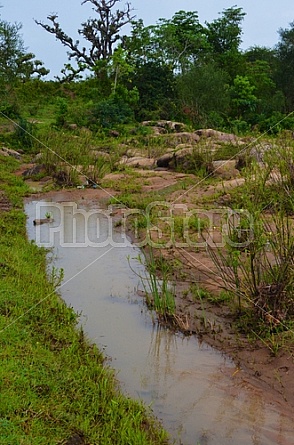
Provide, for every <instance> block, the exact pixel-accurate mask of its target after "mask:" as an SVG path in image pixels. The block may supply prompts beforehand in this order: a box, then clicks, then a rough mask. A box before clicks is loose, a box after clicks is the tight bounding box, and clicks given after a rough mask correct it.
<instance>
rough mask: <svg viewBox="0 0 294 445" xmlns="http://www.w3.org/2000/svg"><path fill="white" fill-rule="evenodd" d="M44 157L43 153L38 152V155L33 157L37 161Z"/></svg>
mask: <svg viewBox="0 0 294 445" xmlns="http://www.w3.org/2000/svg"><path fill="white" fill-rule="evenodd" d="M42 157H43V153H38V154H36V156H35V157H34V159H33V162H34V163H36V162H38V161H40V160H41V159H42Z"/></svg>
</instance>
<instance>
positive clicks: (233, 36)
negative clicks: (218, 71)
mask: <svg viewBox="0 0 294 445" xmlns="http://www.w3.org/2000/svg"><path fill="white" fill-rule="evenodd" d="M245 15H246V14H245V13H244V12H242V8H237V7H236V6H234V7H232V8H228V9H225V10H224V11H223V13H222V16H221V17H220V18H218V19H216V20H214V21H213V22H211V23H207V22H206V26H207V28H206V32H207V39H208V44H209V46H210V53H211V56H212V58H213V60H214V61H215V62H216V63H217V64H218V65H219V66H220V68H222V69H225V70H226V71H227V72H228V73H229V74H230V76H231V78H234V77H235V76H236V75H237V74H238V73H239V70H240V69H239V65H240V64H241V63H242V54H241V52H240V44H241V42H242V38H241V36H242V28H241V23H242V21H243V19H244V17H245Z"/></svg>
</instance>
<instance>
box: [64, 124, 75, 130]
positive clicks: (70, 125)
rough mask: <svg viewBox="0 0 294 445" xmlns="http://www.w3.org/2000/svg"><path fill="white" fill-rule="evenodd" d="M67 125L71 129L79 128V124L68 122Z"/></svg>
mask: <svg viewBox="0 0 294 445" xmlns="http://www.w3.org/2000/svg"><path fill="white" fill-rule="evenodd" d="M66 126H67V128H68V129H69V130H77V129H78V126H77V124H67V125H66Z"/></svg>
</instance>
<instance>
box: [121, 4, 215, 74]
mask: <svg viewBox="0 0 294 445" xmlns="http://www.w3.org/2000/svg"><path fill="white" fill-rule="evenodd" d="M132 25H133V28H132V32H131V36H129V37H126V38H125V40H124V47H125V48H126V50H127V51H128V54H129V58H130V60H133V61H134V63H135V64H136V65H137V66H139V65H140V64H144V63H146V62H148V63H149V62H152V63H160V64H162V65H167V66H168V67H169V68H170V69H172V70H174V71H175V72H184V71H185V70H186V69H188V67H189V66H190V65H191V64H193V63H194V62H195V61H196V60H197V59H198V58H199V56H200V55H201V54H202V53H203V52H204V51H205V49H206V48H207V42H206V35H205V32H204V29H203V26H202V25H201V24H200V23H199V20H198V14H197V12H195V11H187V12H186V11H178V12H176V13H175V14H174V16H173V17H172V18H171V19H170V20H167V19H163V18H161V19H159V21H158V22H157V24H156V25H151V26H147V27H144V23H143V21H142V20H138V21H134V22H133V23H132Z"/></svg>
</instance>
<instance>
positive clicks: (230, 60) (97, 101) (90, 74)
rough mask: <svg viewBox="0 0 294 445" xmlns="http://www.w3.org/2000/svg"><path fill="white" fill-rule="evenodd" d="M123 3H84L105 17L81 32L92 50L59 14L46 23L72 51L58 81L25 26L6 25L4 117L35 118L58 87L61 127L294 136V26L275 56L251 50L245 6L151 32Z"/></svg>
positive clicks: (177, 18) (1, 37) (165, 22)
mask: <svg viewBox="0 0 294 445" xmlns="http://www.w3.org/2000/svg"><path fill="white" fill-rule="evenodd" d="M118 2H119V0H100V1H98V0H86V1H84V2H83V3H90V4H91V5H92V6H93V11H94V14H95V16H94V18H90V19H88V20H87V21H85V22H84V23H82V24H81V28H80V29H79V30H78V32H79V34H80V36H81V39H84V42H79V41H76V42H75V41H74V40H73V39H72V38H71V37H70V36H69V35H68V34H66V33H65V32H64V31H63V29H62V27H61V25H60V23H59V22H58V17H57V16H56V15H49V16H48V20H49V24H45V23H43V22H41V21H36V22H37V24H38V25H40V26H42V27H43V29H44V30H45V31H47V32H49V33H51V34H53V35H54V36H55V37H56V39H57V40H58V41H59V42H60V43H61V44H63V45H64V46H66V47H67V48H68V49H69V53H68V57H69V62H68V63H65V67H64V69H63V70H62V73H63V77H62V76H61V77H62V78H59V77H58V78H57V79H56V80H55V81H54V82H53V81H40V80H39V81H37V79H36V76H37V77H38V78H39V79H40V76H41V75H43V74H46V70H45V69H44V67H43V66H42V64H41V62H39V61H34V59H33V55H32V54H30V53H27V52H26V50H25V48H24V44H23V41H22V39H21V37H20V35H19V31H20V28H21V25H16V24H14V25H11V24H9V23H7V22H5V21H4V20H1V22H0V81H1V83H2V85H3V87H2V93H1V94H2V101H1V110H2V111H3V112H4V113H5V114H6V115H9V116H11V117H17V116H19V115H20V114H21V115H25V116H22V117H27V116H26V115H27V114H29V113H30V110H32V109H33V108H34V109H36V107H38V106H39V105H40V100H41V99H40V96H39V92H40V91H41V90H42V91H43V92H46V93H45V96H47V95H48V96H50V95H51V92H52V89H55V98H54V99H51V98H50V99H49V100H50V101H51V102H52V105H53V104H55V106H56V108H59V111H57V113H59V116H58V117H57V120H56V123H57V125H58V126H60V127H61V126H63V125H66V124H67V123H75V124H77V125H78V126H89V127H91V128H92V129H93V128H96V129H98V128H99V127H100V128H103V127H107V128H110V127H115V126H116V125H118V124H120V123H126V122H128V121H133V120H137V121H141V120H147V119H151V120H153V119H174V120H181V121H184V122H185V123H187V124H189V125H191V126H193V127H194V128H200V127H203V126H206V127H215V128H219V129H226V130H229V131H230V130H231V131H239V132H244V131H245V132H246V131H252V130H253V129H254V130H255V131H261V132H263V131H270V132H278V131H280V130H281V129H283V128H287V129H289V128H291V125H292V121H291V119H289V118H287V119H286V116H288V114H289V113H291V112H292V111H293V107H294V96H293V91H294V88H293V82H294V76H293V69H292V68H293V65H294V49H293V48H294V37H293V36H294V22H292V23H290V24H289V28H288V29H280V30H279V36H280V39H279V41H278V42H277V44H276V45H275V47H274V48H267V47H259V46H254V47H251V48H248V49H247V50H242V49H241V43H242V22H243V19H244V17H245V15H246V14H245V12H243V10H242V8H239V7H236V6H235V7H231V8H228V9H225V10H223V11H222V13H220V15H219V17H218V18H217V19H215V20H213V21H212V22H210V23H208V22H205V23H204V24H203V23H201V22H200V20H199V17H198V13H197V12H196V11H183V10H180V11H178V12H176V13H175V14H174V16H173V17H172V18H171V19H163V18H161V19H159V20H158V22H157V23H156V24H154V25H150V26H145V25H144V23H143V20H142V19H136V18H135V16H133V15H132V14H131V13H132V8H131V5H130V4H129V3H127V4H126V5H125V7H122V8H121V9H116V8H117V5H118ZM125 25H128V26H131V30H130V31H129V35H124V34H123V31H124V29H125ZM24 81H26V82H27V83H28V82H29V83H30V86H25V87H24V85H23V82H24ZM42 84H43V85H42ZM73 98H74V106H73ZM24 99H25V100H24ZM60 100H62V101H63V110H61V108H60V107H61V105H60V103H61V102H60ZM56 101H59V102H56ZM22 103H23V104H25V106H24V107H23V108H22V109H21V106H22V105H21V104H22ZM38 104H39V105H38ZM76 110H78V111H76Z"/></svg>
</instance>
